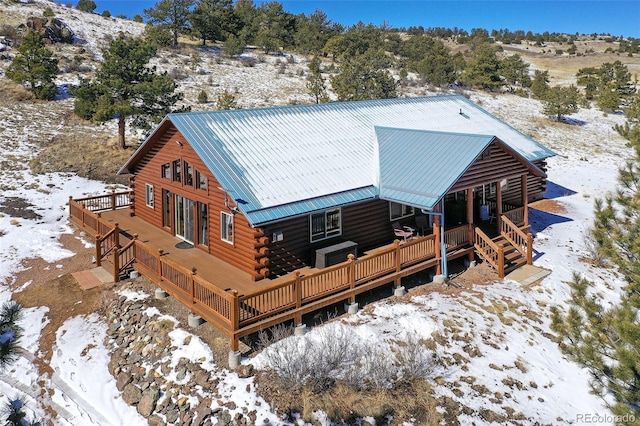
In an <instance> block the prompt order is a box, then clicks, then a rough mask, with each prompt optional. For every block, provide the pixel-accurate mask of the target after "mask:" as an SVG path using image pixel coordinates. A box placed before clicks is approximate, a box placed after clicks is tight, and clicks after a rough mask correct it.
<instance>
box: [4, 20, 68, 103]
mask: <svg viewBox="0 0 640 426" xmlns="http://www.w3.org/2000/svg"><path fill="white" fill-rule="evenodd" d="M18 52H19V53H18V55H16V57H15V58H14V59H13V61H12V62H11V65H9V67H8V68H7V71H6V75H7V77H8V78H9V79H11V80H13V81H15V82H17V83H20V84H26V85H28V86H29V90H31V91H32V92H33V94H34V95H35V96H36V98H38V99H53V98H54V97H55V95H56V93H58V88H57V87H56V85H55V83H54V81H53V80H54V78H55V76H56V75H57V74H58V60H57V59H55V58H52V55H53V53H52V52H51V51H50V50H49V49H47V48H46V47H45V46H44V43H43V41H42V38H41V37H40V34H38V33H36V32H34V31H29V32H27V33H26V34H25V35H24V37H22V44H21V45H20V47H19V48H18Z"/></svg>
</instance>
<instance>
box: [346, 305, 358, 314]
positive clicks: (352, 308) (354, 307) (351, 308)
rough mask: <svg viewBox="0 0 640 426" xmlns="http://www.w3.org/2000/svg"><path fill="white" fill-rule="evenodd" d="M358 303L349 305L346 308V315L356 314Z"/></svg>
mask: <svg viewBox="0 0 640 426" xmlns="http://www.w3.org/2000/svg"><path fill="white" fill-rule="evenodd" d="M358 309H359V306H358V303H357V302H353V303H350V304H349V307H348V308H347V313H349V314H357V313H358Z"/></svg>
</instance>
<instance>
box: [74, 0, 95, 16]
mask: <svg viewBox="0 0 640 426" xmlns="http://www.w3.org/2000/svg"><path fill="white" fill-rule="evenodd" d="M96 7H98V6H97V5H96V2H94V1H93V0H78V4H77V5H76V9H78V10H81V11H83V12H89V13H93V11H94V10H96Z"/></svg>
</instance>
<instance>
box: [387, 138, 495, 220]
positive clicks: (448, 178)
mask: <svg viewBox="0 0 640 426" xmlns="http://www.w3.org/2000/svg"><path fill="white" fill-rule="evenodd" d="M376 136H377V146H378V156H379V159H380V166H379V167H380V170H379V188H380V189H379V190H380V198H383V199H386V200H389V201H396V202H399V203H403V204H408V205H412V206H416V207H421V208H424V209H427V210H431V209H433V207H434V206H435V204H436V203H438V201H440V199H441V198H442V197H444V195H445V194H446V193H447V192H448V191H449V189H450V188H451V187H452V186H453V185H454V184H455V183H456V182H457V181H458V179H460V177H461V176H462V175H463V174H464V172H465V171H466V170H467V169H468V168H469V167H470V166H471V164H472V163H473V162H474V161H475V160H476V158H478V156H480V154H482V152H483V151H484V150H485V149H486V148H487V147H488V146H489V144H490V143H491V141H493V140H494V136H492V135H471V134H459V133H444V132H432V131H425V130H406V129H393V128H383V127H376Z"/></svg>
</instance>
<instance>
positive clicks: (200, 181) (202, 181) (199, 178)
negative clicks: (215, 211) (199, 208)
mask: <svg viewBox="0 0 640 426" xmlns="http://www.w3.org/2000/svg"><path fill="white" fill-rule="evenodd" d="M196 188H197V189H202V190H204V191H206V190H207V177H206V176H205V175H203V174H202V173H200V172H198V171H196Z"/></svg>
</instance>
